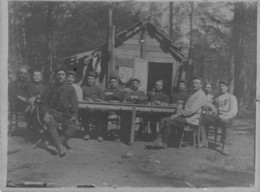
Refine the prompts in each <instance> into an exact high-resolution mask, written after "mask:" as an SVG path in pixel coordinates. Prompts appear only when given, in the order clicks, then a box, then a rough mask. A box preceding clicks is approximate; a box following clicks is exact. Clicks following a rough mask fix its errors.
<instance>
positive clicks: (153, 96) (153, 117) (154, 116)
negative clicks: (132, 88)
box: [138, 91, 169, 139]
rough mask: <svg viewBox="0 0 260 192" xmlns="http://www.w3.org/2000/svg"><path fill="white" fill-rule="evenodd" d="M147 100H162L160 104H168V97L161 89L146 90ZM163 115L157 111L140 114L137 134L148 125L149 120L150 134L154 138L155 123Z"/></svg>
mask: <svg viewBox="0 0 260 192" xmlns="http://www.w3.org/2000/svg"><path fill="white" fill-rule="evenodd" d="M148 101H149V102H151V103H152V104H155V103H154V102H155V101H159V102H162V104H168V103H169V97H168V96H167V95H166V94H165V93H164V92H162V91H155V92H148ZM163 117H165V114H159V113H148V114H147V113H146V114H143V115H142V120H143V123H142V124H141V125H140V128H139V132H138V135H140V134H141V133H142V132H143V131H144V129H145V127H146V126H147V125H148V121H150V129H151V134H152V137H153V139H154V137H156V134H157V131H156V123H157V122H158V121H160V120H161V119H162V118H163Z"/></svg>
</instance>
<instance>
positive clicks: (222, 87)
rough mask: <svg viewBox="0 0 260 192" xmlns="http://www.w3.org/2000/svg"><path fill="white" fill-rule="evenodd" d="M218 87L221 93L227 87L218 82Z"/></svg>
mask: <svg viewBox="0 0 260 192" xmlns="http://www.w3.org/2000/svg"><path fill="white" fill-rule="evenodd" d="M218 89H219V92H220V93H222V94H223V93H226V92H227V90H228V87H227V86H226V85H225V84H219V86H218Z"/></svg>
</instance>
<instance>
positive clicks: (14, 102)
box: [8, 79, 32, 112]
mask: <svg viewBox="0 0 260 192" xmlns="http://www.w3.org/2000/svg"><path fill="white" fill-rule="evenodd" d="M8 94H9V95H8V98H9V103H10V106H11V108H12V110H15V111H18V112H24V111H25V108H26V107H27V106H28V102H24V101H21V100H20V99H18V98H17V97H18V96H21V97H24V98H26V99H29V98H30V97H31V96H32V93H31V84H30V83H29V82H28V81H21V80H20V79H17V80H16V81H14V82H11V83H9V85H8Z"/></svg>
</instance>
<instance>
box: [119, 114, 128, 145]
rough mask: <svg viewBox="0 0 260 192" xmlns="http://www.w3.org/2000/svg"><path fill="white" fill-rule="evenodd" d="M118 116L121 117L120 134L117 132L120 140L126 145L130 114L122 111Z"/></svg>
mask: <svg viewBox="0 0 260 192" xmlns="http://www.w3.org/2000/svg"><path fill="white" fill-rule="evenodd" d="M120 116H121V123H120V132H119V136H120V140H122V141H123V142H126V143H127V142H128V140H129V135H130V132H131V113H130V112H128V111H122V112H121V113H120Z"/></svg>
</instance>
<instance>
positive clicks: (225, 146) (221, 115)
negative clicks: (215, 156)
mask: <svg viewBox="0 0 260 192" xmlns="http://www.w3.org/2000/svg"><path fill="white" fill-rule="evenodd" d="M218 88H219V94H218V95H216V96H215V97H214V99H213V105H212V104H208V107H209V108H210V110H211V111H212V113H213V114H212V115H210V116H205V118H203V119H202V131H203V130H205V129H204V127H208V126H210V125H213V126H218V127H220V128H221V151H222V154H224V155H228V154H229V147H230V144H231V143H230V128H231V125H232V123H233V121H232V119H233V118H234V117H235V116H236V114H237V111H238V108H237V99H236V97H235V96H234V95H232V94H230V93H228V85H227V82H225V81H220V82H219V87H218ZM203 126H204V127H203ZM202 134H203V135H202V136H203V137H202V138H203V139H204V140H203V142H204V143H206V142H207V140H206V135H205V131H204V132H202Z"/></svg>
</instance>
